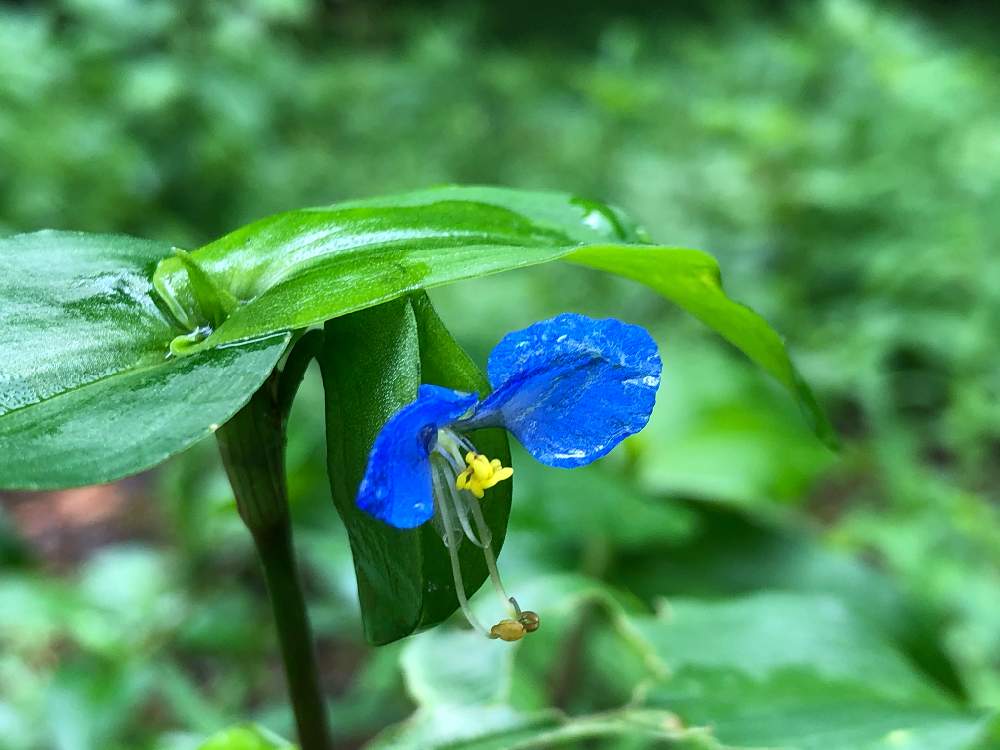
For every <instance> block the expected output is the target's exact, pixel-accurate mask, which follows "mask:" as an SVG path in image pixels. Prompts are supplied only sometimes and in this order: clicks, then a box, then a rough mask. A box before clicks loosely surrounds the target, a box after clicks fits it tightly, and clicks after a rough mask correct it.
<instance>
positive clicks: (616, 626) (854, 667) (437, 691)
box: [374, 576, 995, 750]
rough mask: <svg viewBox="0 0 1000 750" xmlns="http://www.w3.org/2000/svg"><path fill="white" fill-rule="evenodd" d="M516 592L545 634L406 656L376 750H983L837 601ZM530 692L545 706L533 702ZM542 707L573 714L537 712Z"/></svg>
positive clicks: (448, 633)
mask: <svg viewBox="0 0 1000 750" xmlns="http://www.w3.org/2000/svg"><path fill="white" fill-rule="evenodd" d="M521 588H522V592H523V593H526V594H527V596H528V599H529V600H531V601H539V602H544V603H545V604H544V607H543V606H539V609H540V610H541V614H542V622H543V627H542V629H541V630H539V631H538V632H537V633H535V634H532V636H531V637H530V638H525V639H524V640H523V641H521V642H519V643H518V644H516V645H515V646H513V647H512V646H511V645H510V644H499V643H493V642H486V643H483V642H482V641H481V639H479V640H477V639H476V638H475V637H474V634H471V633H468V632H461V631H456V630H453V629H449V628H447V627H444V628H438V629H436V630H434V631H433V632H431V633H427V634H424V635H422V636H421V637H420V638H417V639H413V640H411V641H409V642H408V643H406V644H405V647H404V652H403V658H402V660H401V666H402V669H403V673H404V677H405V679H406V685H407V689H408V692H409V694H410V695H411V697H412V698H413V699H414V701H415V702H416V703H417V706H418V708H417V710H416V712H415V713H414V714H413V715H412V716H411V717H410V718H409V719H408V720H407V721H405V722H403V723H402V724H400V725H397V726H396V727H393V728H390V729H389V730H387V731H386V732H385V733H384V734H383V735H381V736H380V737H378V738H376V741H375V743H374V746H375V747H393V748H396V747H401V748H408V747H413V748H417V747H420V748H439V747H440V748H444V747H448V748H468V749H470V750H471V749H476V750H480V749H482V750H485V749H486V748H543V747H552V746H559V743H571V742H572V741H574V740H582V739H585V738H586V739H593V740H595V741H597V744H596V746H598V747H616V748H617V747H659V746H670V747H678V748H706V749H707V748H713V749H721V748H723V747H725V748H727V749H729V750H740V749H744V750H749V749H750V748H753V750H763V749H764V748H768V749H769V750H770V749H773V750H779V749H780V750H892V748H908V749H909V750H985V748H986V747H990V746H991V745H989V744H988V743H989V741H990V738H991V737H993V736H994V735H992V734H990V732H991V730H993V724H992V723H991V721H993V719H992V717H990V716H989V715H988V714H987V713H986V712H982V711H980V712H975V711H970V710H968V709H966V708H964V707H962V706H960V705H958V704H957V703H955V702H953V701H952V700H951V699H950V698H949V697H948V696H947V695H946V694H944V693H943V692H941V691H939V690H938V689H937V688H936V687H935V686H934V685H933V684H932V683H930V682H928V681H927V680H926V679H925V678H924V677H923V676H922V675H920V674H919V673H918V672H917V671H916V670H915V669H913V668H912V666H910V665H909V664H908V663H907V661H906V659H905V658H904V657H903V656H902V655H901V653H900V652H899V651H898V649H897V648H896V647H895V646H894V645H893V644H892V643H891V642H890V641H889V640H887V639H886V638H884V637H883V636H882V635H881V634H880V632H879V631H878V630H877V629H871V628H870V627H869V626H868V623H867V622H866V621H864V620H862V619H859V618H857V617H855V615H854V614H853V613H852V611H851V610H849V609H848V608H847V607H845V606H844V605H843V604H841V603H840V602H839V601H838V600H837V599H836V598H834V597H830V596H823V595H803V594H758V595H755V596H749V597H739V598H733V599H728V600H722V601H713V602H708V601H699V600H695V599H683V600H675V601H672V602H670V604H669V606H665V607H664V608H663V610H662V612H661V613H660V614H659V615H657V616H653V615H649V614H644V613H642V612H641V611H640V610H639V609H638V608H637V607H629V606H626V605H627V603H626V604H622V603H621V598H620V596H619V595H617V594H616V592H615V591H614V590H612V589H609V588H608V587H606V586H605V585H603V584H601V583H598V582H596V581H589V582H588V581H587V580H586V579H583V578H581V577H566V576H563V577H546V578H539V579H536V580H534V581H532V582H531V584H530V585H528V586H523V587H521ZM524 589H526V591H523V590H524ZM574 622H575V623H576V624H575V625H574ZM537 636H543V639H542V640H539V639H538V637H537ZM451 654H461V659H458V660H456V659H455V658H454V657H451V658H445V656H446V655H451ZM637 658H638V659H637ZM567 664H572V666H571V667H568V666H567ZM567 674H568V675H569V677H570V679H568V680H567V679H565V676H566V675H567ZM616 683H622V684H620V685H619V686H618V687H619V688H624V690H622V689H618V690H613V691H612V693H611V695H618V696H619V702H618V703H617V704H616V705H618V706H621V705H622V704H624V706H623V707H620V708H615V707H608V708H605V709H603V710H594V709H595V706H594V701H595V700H598V701H599V700H600V693H601V691H602V690H605V689H606V688H607V687H608V685H609V684H616ZM533 686H541V689H543V690H545V689H548V690H550V691H553V693H554V694H553V695H542V696H532V695H531V690H532V688H533ZM536 689H537V688H536ZM553 700H555V701H557V702H558V703H559V705H565V706H567V707H568V712H569V714H570V716H568V717H567V716H566V715H564V714H562V713H560V712H558V711H553V710H549V709H543V708H540V707H541V706H547V705H551V704H552V702H553ZM993 731H995V730H993ZM601 741H606V742H607V744H600V742H601ZM670 742H673V743H674V744H670ZM630 743H631V744H630ZM570 746H572V745H570ZM588 746H589V745H588Z"/></svg>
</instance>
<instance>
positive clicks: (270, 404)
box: [216, 376, 332, 750]
mask: <svg viewBox="0 0 1000 750" xmlns="http://www.w3.org/2000/svg"><path fill="white" fill-rule="evenodd" d="M285 416H286V415H285V413H284V410H283V409H282V407H281V406H280V405H279V398H278V378H277V376H273V377H272V378H270V379H269V380H268V381H267V382H265V383H264V385H263V386H261V388H260V390H258V391H257V393H255V394H254V396H253V398H251V399H250V401H249V403H247V405H246V406H244V407H243V408H242V409H241V410H240V411H239V412H237V413H236V415H235V416H234V417H233V418H232V419H231V420H230V421H229V422H227V423H226V424H225V425H224V426H223V427H221V428H220V429H219V430H218V432H216V438H217V439H218V442H219V452H220V453H221V454H222V462H223V464H224V465H225V467H226V474H227V475H228V476H229V482H230V484H231V485H232V487H233V492H234V493H235V495H236V505H237V508H238V509H239V512H240V517H241V518H242V519H243V522H244V523H245V524H246V526H247V528H248V529H249V530H250V534H251V535H252V536H253V540H254V545H255V547H256V549H257V555H258V557H259V559H260V563H261V566H262V567H263V569H264V577H265V580H266V581H267V590H268V594H269V596H270V600H271V609H272V611H273V612H274V620H275V624H276V625H277V630H278V640H279V643H280V646H281V657H282V662H283V663H284V668H285V678H286V681H287V683H288V692H289V696H290V699H291V704H292V710H293V712H294V714H295V723H296V727H297V729H298V736H299V745H300V747H301V748H302V750H330V748H332V742H331V738H330V727H329V723H328V719H327V713H326V704H325V702H324V701H323V695H322V692H321V691H320V685H319V671H318V669H317V665H316V652H315V649H314V646H313V638H312V629H311V627H310V625H309V615H308V612H307V610H306V602H305V597H304V596H303V593H302V582H301V579H300V576H299V570H298V565H297V564H296V560H295V552H294V545H293V540H292V524H291V519H290V517H289V513H288V492H287V485H286V482H285V460H284V456H285Z"/></svg>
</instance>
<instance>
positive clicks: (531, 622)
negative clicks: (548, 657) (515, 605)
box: [517, 609, 540, 633]
mask: <svg viewBox="0 0 1000 750" xmlns="http://www.w3.org/2000/svg"><path fill="white" fill-rule="evenodd" d="M517 621H518V622H519V623H521V624H522V625H523V626H524V630H525V632H527V633H534V632H535V631H536V630H538V626H539V624H540V620H539V617H538V614H537V613H535V612H532V611H531V610H530V609H526V610H524V612H522V613H521V616H520V617H518V618H517Z"/></svg>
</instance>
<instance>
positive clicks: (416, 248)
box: [155, 187, 833, 442]
mask: <svg viewBox="0 0 1000 750" xmlns="http://www.w3.org/2000/svg"><path fill="white" fill-rule="evenodd" d="M644 241H645V237H644V235H643V233H642V232H641V230H637V229H636V228H634V227H633V226H631V225H629V224H628V223H627V220H626V219H624V218H623V217H622V216H620V215H619V214H618V213H616V212H615V211H614V210H612V209H610V208H607V207H604V206H602V205H600V204H596V203H593V202H589V201H585V200H582V199H579V198H575V197H573V196H570V195H566V194H561V193H526V192H522V191H514V190H504V189H500V188H479V187H468V188H461V187H448V188H441V189H438V190H426V191H421V192H417V193H411V194H406V195H400V196H389V197H386V198H379V199H373V200H369V201H361V202H354V203H346V204H339V205H335V206H330V207H327V208H315V209H305V210H299V211H289V212H287V213H283V214H278V215H276V216H271V217H268V218H265V219H262V220H260V221H258V222H255V223H253V224H250V225H248V226H246V227H243V228H242V229H239V230H237V231H235V232H233V233H231V234H228V235H226V236H225V237H223V238H221V239H219V240H217V241H215V242H213V243H210V244H209V245H206V246H204V247H202V248H200V249H199V250H196V251H195V252H193V253H192V257H194V258H195V259H196V260H197V262H198V263H199V264H200V266H201V267H202V268H203V269H204V270H205V272H206V273H207V274H208V276H209V277H211V278H212V279H213V281H214V283H215V284H217V285H218V286H219V287H221V288H224V289H226V290H227V291H228V292H229V293H231V294H232V295H233V296H234V297H235V298H236V300H237V301H238V305H237V307H236V308H235V309H234V311H233V312H232V314H231V315H230V316H229V317H228V319H227V320H226V321H225V322H224V323H223V324H222V325H221V326H219V327H218V328H217V329H216V330H215V331H214V333H213V334H212V335H211V336H210V337H209V338H208V339H207V340H206V341H205V342H204V343H203V344H202V345H203V346H206V347H207V346H212V345H216V344H221V343H230V342H235V341H240V340H243V339H247V338H254V337H259V336H261V335H264V334H267V333H272V332H275V331H280V330H288V329H294V328H302V327H306V326H309V325H313V324H316V323H320V322H322V321H324V320H328V319H331V318H335V317H337V316H340V315H344V314H346V313H349V312H352V311H355V310H358V309H362V308H364V307H368V306H371V305H374V304H379V303H381V302H384V301H386V300H390V299H394V298H396V297H399V296H401V295H403V294H406V293H408V292H412V291H415V290H417V289H426V288H430V287H433V286H438V285H441V284H448V283H452V282H455V281H460V280H463V279H470V278H476V277H480V276H487V275H490V274H493V273H499V272H501V271H509V270H513V269H517V268H524V267H528V266H532V265H537V264H540V263H546V262H549V261H553V260H566V261H570V262H573V263H577V264H580V265H584V266H588V267H591V268H596V269H600V270H604V271H609V272H612V273H616V274H620V275H623V276H626V277H629V278H632V279H635V280H637V281H640V282H641V283H644V284H647V285H648V286H650V287H651V288H653V289H654V290H655V291H657V292H658V293H660V294H662V295H663V296H664V297H666V298H667V299H670V300H672V301H673V302H675V303H677V304H678V305H680V306H681V307H683V308H684V309H686V310H687V311H689V312H690V313H692V314H693V315H695V316H697V317H698V318H700V319H701V320H702V321H704V322H705V323H706V324H707V325H709V326H710V327H712V328H714V329H715V330H716V331H718V332H719V333H720V334H722V335H723V336H724V337H725V338H726V339H727V340H729V341H730V342H731V343H733V344H734V345H735V346H737V347H738V348H739V349H741V350H742V351H743V352H744V353H745V354H746V355H747V356H748V357H750V358H751V359H752V360H753V361H754V362H756V363H757V364H758V365H760V366H761V367H762V368H764V369H765V370H766V371H767V372H769V373H771V374H772V375H773V376H774V377H776V378H777V379H778V380H779V381H780V382H781V383H782V384H783V385H785V386H786V387H787V388H789V389H790V390H791V392H792V393H793V394H794V395H795V397H796V398H797V399H798V401H799V403H800V404H801V405H802V407H803V409H804V410H805V412H806V413H807V416H808V419H809V420H810V423H811V424H812V426H813V428H814V430H815V431H816V433H817V434H818V435H819V436H820V437H822V438H823V439H824V440H826V441H827V442H833V440H832V431H831V430H830V428H829V426H828V424H827V422H826V420H825V417H824V416H823V413H822V411H821V410H820V409H819V407H818V406H817V404H816V402H815V399H814V398H813V396H812V394H811V393H810V391H809V389H808V387H807V386H806V385H805V383H804V382H803V381H802V379H801V377H800V376H799V375H798V373H797V372H796V370H795V368H794V365H793V364H792V362H791V360H790V359H789V357H788V353H787V352H786V350H785V347H784V345H783V343H782V341H781V339H780V337H779V336H778V335H777V334H776V333H775V332H774V331H773V329H771V328H770V326H768V324H767V323H766V322H765V321H764V320H763V319H762V318H761V317H760V316H758V315H757V314H756V313H754V312H753V311H752V310H750V309H749V308H747V307H745V306H743V305H740V304H738V303H736V302H734V301H732V300H730V299H729V298H728V297H727V296H726V295H725V293H724V292H723V290H722V287H721V283H720V279H719V270H718V265H717V264H716V262H715V259H714V258H712V257H711V256H710V255H707V254H706V253H703V252H700V251H697V250H687V249H679V248H670V247H661V246H652V245H648V244H643V243H644ZM155 284H156V288H157V289H158V290H160V292H161V294H162V295H163V297H164V299H165V300H167V301H168V302H169V304H170V307H171V309H175V310H182V311H191V310H196V309H198V306H197V303H196V300H195V297H194V293H193V291H192V288H191V285H190V282H189V277H188V275H187V273H186V271H185V270H184V268H183V265H182V263H181V261H180V260H179V259H177V258H170V259H167V260H166V261H164V262H163V263H161V264H160V266H159V268H158V269H157V271H156V275H155ZM203 322H207V321H203Z"/></svg>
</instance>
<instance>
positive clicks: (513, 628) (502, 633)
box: [490, 620, 527, 641]
mask: <svg viewBox="0 0 1000 750" xmlns="http://www.w3.org/2000/svg"><path fill="white" fill-rule="evenodd" d="M526 632H527V628H526V627H525V625H524V624H523V623H521V622H518V621H517V620H501V621H500V622H498V623H497V624H496V625H494V626H493V627H492V628H490V636H491V637H493V638H499V639H500V640H501V641H519V640H521V639H522V638H524V634H525V633H526Z"/></svg>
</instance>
